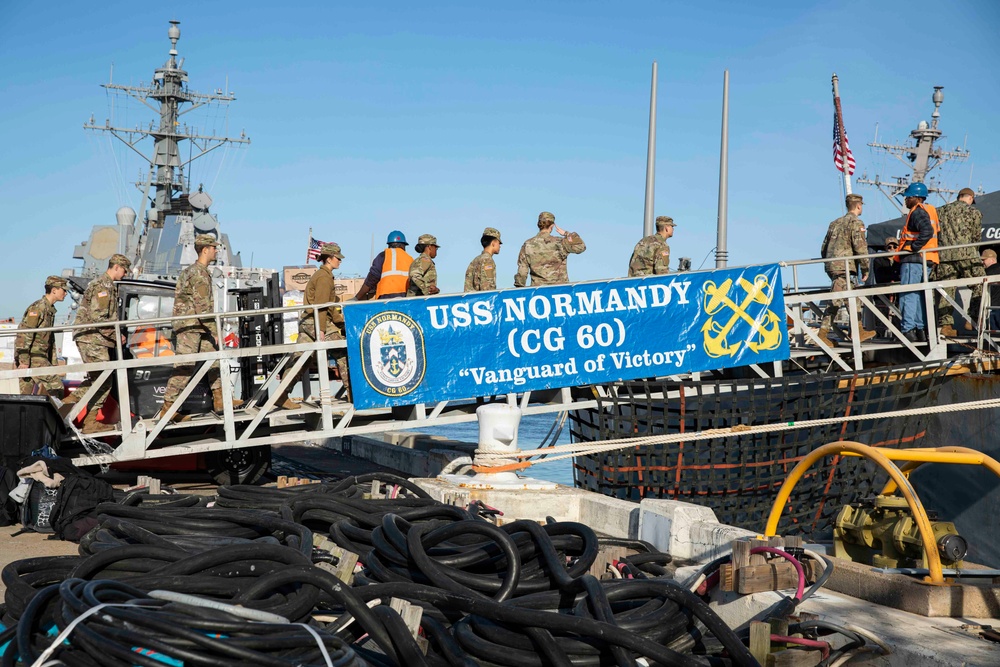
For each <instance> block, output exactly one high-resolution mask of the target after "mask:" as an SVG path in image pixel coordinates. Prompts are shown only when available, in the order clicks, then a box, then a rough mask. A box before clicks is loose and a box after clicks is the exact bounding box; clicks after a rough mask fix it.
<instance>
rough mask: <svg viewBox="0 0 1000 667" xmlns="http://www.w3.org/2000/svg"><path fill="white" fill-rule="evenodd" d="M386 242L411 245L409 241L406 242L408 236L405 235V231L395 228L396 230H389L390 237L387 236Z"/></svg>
mask: <svg viewBox="0 0 1000 667" xmlns="http://www.w3.org/2000/svg"><path fill="white" fill-rule="evenodd" d="M385 242H386V244H389V243H402V244H403V245H410V244H409V243H407V242H406V237H405V236H403V232H401V231H399V230H398V229H397V230H395V231H391V232H389V238H387V239H386V240H385Z"/></svg>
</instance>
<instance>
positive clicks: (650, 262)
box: [628, 215, 677, 278]
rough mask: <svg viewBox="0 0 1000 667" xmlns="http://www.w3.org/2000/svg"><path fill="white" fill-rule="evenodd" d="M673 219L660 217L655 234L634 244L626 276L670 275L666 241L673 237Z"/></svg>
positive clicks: (675, 224) (668, 252) (668, 248)
mask: <svg viewBox="0 0 1000 667" xmlns="http://www.w3.org/2000/svg"><path fill="white" fill-rule="evenodd" d="M676 226H677V223H676V222H674V219H673V218H671V217H669V216H666V215H661V216H659V217H657V218H656V233H655V234H651V235H649V236H647V237H645V238H644V239H642V240H641V241H639V242H638V243H636V244H635V250H633V251H632V259H630V260H629V262H628V276H629V278H635V277H638V276H660V275H663V274H665V273H670V246H669V245H667V239H669V238H670V237H672V236H673V235H674V227H676Z"/></svg>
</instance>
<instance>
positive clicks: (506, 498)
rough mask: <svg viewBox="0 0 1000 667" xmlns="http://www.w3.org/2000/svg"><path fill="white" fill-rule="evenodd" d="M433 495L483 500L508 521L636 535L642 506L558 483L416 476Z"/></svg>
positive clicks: (440, 498) (442, 499) (442, 497)
mask: <svg viewBox="0 0 1000 667" xmlns="http://www.w3.org/2000/svg"><path fill="white" fill-rule="evenodd" d="M413 481H414V482H415V483H416V484H417V485H419V486H420V487H421V488H422V489H424V490H425V491H427V493H429V494H430V495H431V497H432V498H434V499H436V500H440V501H442V502H447V500H446V499H460V500H461V501H462V504H466V503H468V502H473V501H476V500H480V501H482V502H483V503H485V504H487V505H489V506H490V507H496V508H497V509H499V510H501V511H502V512H503V513H504V520H505V521H512V520H514V518H520V519H531V520H533V521H539V522H541V521H544V520H545V517H547V516H551V517H553V518H554V519H556V520H557V521H576V522H579V523H583V524H586V525H588V526H590V527H591V528H593V529H594V530H595V531H597V532H598V533H600V534H602V535H610V536H612V537H630V538H635V537H636V536H637V535H638V524H639V506H638V505H636V504H635V503H632V502H629V501H627V500H618V499H617V498H610V497H608V496H602V495H600V494H596V493H591V492H590V491H583V490H581V489H572V488H570V487H567V486H557V487H556V488H553V489H510V488H474V487H471V486H462V485H461V484H455V483H453V482H451V481H446V480H443V479H437V478H433V479H415V480H413Z"/></svg>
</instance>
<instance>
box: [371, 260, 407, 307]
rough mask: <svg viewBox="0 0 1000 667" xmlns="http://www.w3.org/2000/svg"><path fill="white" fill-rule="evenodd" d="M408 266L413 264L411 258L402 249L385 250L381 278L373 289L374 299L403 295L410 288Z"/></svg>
mask: <svg viewBox="0 0 1000 667" xmlns="http://www.w3.org/2000/svg"><path fill="white" fill-rule="evenodd" d="M410 264H413V258H412V257H410V256H409V255H408V254H407V252H406V251H405V250H403V249H402V248H386V249H385V261H384V262H382V278H381V279H380V280H379V281H378V286H377V287H376V288H375V298H376V299H378V298H380V297H382V296H385V295H389V294H394V295H395V294H398V295H405V294H406V289H407V288H408V287H409V286H410V285H409V283H410Z"/></svg>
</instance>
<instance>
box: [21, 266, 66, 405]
mask: <svg viewBox="0 0 1000 667" xmlns="http://www.w3.org/2000/svg"><path fill="white" fill-rule="evenodd" d="M45 286H46V287H61V288H63V289H65V288H66V280H65V279H63V278H60V277H58V276H49V278H48V280H46V281H45ZM55 319H56V307H55V306H54V305H52V304H51V303H49V300H48V299H46V298H45V297H44V296H43V297H42V298H41V299H39V300H38V301H35V302H34V303H33V304H31V305H30V306H28V308H27V310H25V311H24V317H23V318H21V323H20V324H19V325H18V326H17V328H18V329H44V328H46V327H51V326H52V325H53V324H54V322H55ZM14 357H15V358H16V359H17V365H18V366H27V367H28V368H42V367H44V366H55V365H56V363H57V362H56V341H55V338H54V337H53V335H52V332H51V331H40V332H38V333H31V334H29V333H26V332H22V333H19V334H17V336H16V337H15V339H14ZM18 384H19V386H20V391H21V393H22V394H34V393H35V385H38V386H39V387H40V388H42V389H44V390H45V393H47V394H48V395H49V396H55V397H57V398H62V395H63V383H62V377H61V376H59V375H40V376H36V377H29V378H21V379H20V380H18Z"/></svg>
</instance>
